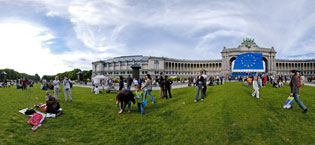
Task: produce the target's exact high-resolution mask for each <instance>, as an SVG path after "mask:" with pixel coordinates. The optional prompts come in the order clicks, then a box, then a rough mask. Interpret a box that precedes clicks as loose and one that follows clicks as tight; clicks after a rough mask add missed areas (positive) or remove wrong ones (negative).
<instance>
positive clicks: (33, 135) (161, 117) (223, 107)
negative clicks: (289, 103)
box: [0, 83, 315, 145]
mask: <svg viewBox="0 0 315 145" xmlns="http://www.w3.org/2000/svg"><path fill="white" fill-rule="evenodd" d="M172 91H173V92H172V94H173V98H172V99H168V100H166V99H160V98H159V92H158V91H153V96H154V97H155V98H156V100H157V102H158V103H157V104H151V103H148V105H147V106H146V107H145V115H144V116H141V115H140V114H139V113H137V112H135V111H134V110H136V105H133V104H132V110H133V112H131V113H127V112H125V113H124V114H122V115H118V114H117V112H118V111H119V108H118V107H117V106H116V105H115V95H114V94H110V95H109V94H100V95H95V94H92V93H91V92H90V89H88V88H80V87H75V88H73V89H72V94H73V100H74V102H64V97H63V92H61V93H60V104H61V107H62V108H63V110H64V114H63V115H62V116H60V117H57V118H54V119H52V118H48V119H47V120H45V121H44V122H43V124H42V127H41V128H39V129H38V130H37V131H36V132H33V131H32V130H31V127H32V126H31V125H29V124H27V123H26V122H27V120H28V119H29V117H27V116H24V115H22V114H20V113H19V112H18V111H19V109H23V108H26V107H32V106H33V105H34V104H36V103H38V102H44V101H45V97H44V95H45V91H42V90H39V85H36V86H35V87H34V88H31V89H28V90H26V91H22V90H17V89H15V88H0V102H1V105H0V110H1V113H0V144H14V145H15V144H69V145H78V144H93V145H94V144H149V145H152V144H171V145H173V144H189V145H190V144H216V145H218V144H294V145H296V144H305V145H310V144H315V113H314V111H313V110H314V109H313V108H315V104H314V103H315V87H305V88H303V89H301V91H300V93H301V94H300V96H301V97H300V99H301V100H302V101H303V103H304V104H305V105H306V106H307V107H308V108H309V112H308V113H307V114H302V113H301V112H302V110H301V109H300V108H299V107H298V105H297V104H296V103H294V108H293V109H290V110H286V109H282V105H283V103H284V102H285V101H286V99H287V97H288V95H289V87H285V88H278V89H275V88H271V87H270V86H268V87H266V88H262V89H261V91H260V94H261V98H260V99H255V98H253V97H251V95H250V94H251V92H252V88H248V87H245V86H242V84H241V83H226V84H225V85H223V86H214V87H208V91H207V97H206V99H205V100H204V101H203V102H198V103H194V102H193V100H194V97H195V94H196V88H195V87H190V88H181V89H174V90H172ZM149 102H151V100H150V99H149Z"/></svg>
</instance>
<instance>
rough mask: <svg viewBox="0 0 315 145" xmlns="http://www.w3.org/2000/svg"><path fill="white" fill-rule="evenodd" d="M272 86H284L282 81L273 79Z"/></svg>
mask: <svg viewBox="0 0 315 145" xmlns="http://www.w3.org/2000/svg"><path fill="white" fill-rule="evenodd" d="M272 87H274V88H283V87H284V83H283V82H282V81H278V82H277V81H274V82H273V83H272Z"/></svg>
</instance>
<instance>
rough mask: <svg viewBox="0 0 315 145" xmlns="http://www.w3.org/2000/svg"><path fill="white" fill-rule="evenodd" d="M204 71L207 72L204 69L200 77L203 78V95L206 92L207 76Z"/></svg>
mask: <svg viewBox="0 0 315 145" xmlns="http://www.w3.org/2000/svg"><path fill="white" fill-rule="evenodd" d="M206 73H207V72H206V71H203V73H202V77H203V78H204V81H203V89H202V92H203V94H204V96H205V97H206V92H207V78H208V77H207V74H206Z"/></svg>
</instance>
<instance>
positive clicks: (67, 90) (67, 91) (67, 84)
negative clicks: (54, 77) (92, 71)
mask: <svg viewBox="0 0 315 145" xmlns="http://www.w3.org/2000/svg"><path fill="white" fill-rule="evenodd" d="M70 88H71V87H70V79H69V78H68V77H67V76H64V80H63V91H64V94H65V101H66V102H67V100H68V97H67V96H69V99H70V101H71V102H72V97H71V90H70Z"/></svg>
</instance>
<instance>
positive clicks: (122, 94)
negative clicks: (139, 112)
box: [116, 88, 136, 114]
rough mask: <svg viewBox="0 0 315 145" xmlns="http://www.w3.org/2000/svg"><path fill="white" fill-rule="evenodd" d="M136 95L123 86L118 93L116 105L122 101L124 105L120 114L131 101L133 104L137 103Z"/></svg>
mask: <svg viewBox="0 0 315 145" xmlns="http://www.w3.org/2000/svg"><path fill="white" fill-rule="evenodd" d="M134 97H135V95H134V94H133V93H132V92H131V91H130V90H127V89H125V88H123V89H122V90H121V91H119V92H118V93H117V95H116V105H118V103H121V105H122V107H121V110H120V111H119V112H118V113H119V114H121V113H123V112H124V111H125V108H126V104H128V102H129V101H131V102H133V104H135V103H136V100H135V98H134Z"/></svg>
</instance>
